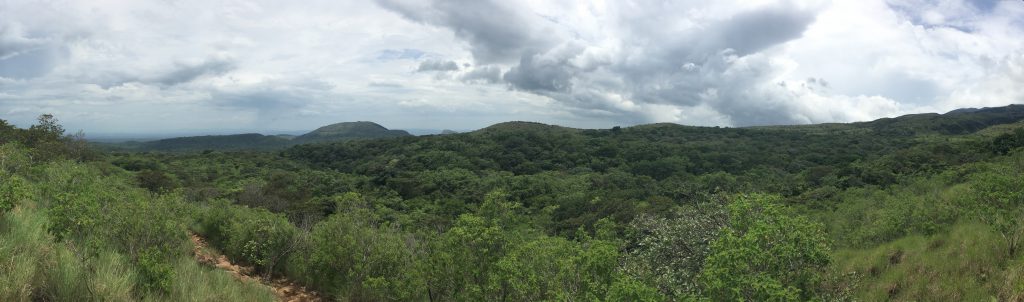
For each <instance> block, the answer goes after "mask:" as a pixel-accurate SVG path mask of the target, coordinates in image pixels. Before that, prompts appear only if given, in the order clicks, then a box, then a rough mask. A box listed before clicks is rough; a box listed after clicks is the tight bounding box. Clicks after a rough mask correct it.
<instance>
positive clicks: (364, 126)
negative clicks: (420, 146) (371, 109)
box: [295, 122, 412, 143]
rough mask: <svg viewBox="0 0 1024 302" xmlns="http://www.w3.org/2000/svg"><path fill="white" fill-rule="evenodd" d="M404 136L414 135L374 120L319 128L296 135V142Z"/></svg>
mask: <svg viewBox="0 0 1024 302" xmlns="http://www.w3.org/2000/svg"><path fill="white" fill-rule="evenodd" d="M402 136H412V135H411V134H409V132H406V131H405V130H388V128H384V126H381V125H378V124H377V123H374V122H345V123H337V124H331V125H327V126H323V127H320V128H317V129H316V130H313V131H310V132H309V133H306V134H303V135H300V136H298V137H296V138H295V142H296V143H312V142H327V141H345V140H352V139H370V138H386V137H402Z"/></svg>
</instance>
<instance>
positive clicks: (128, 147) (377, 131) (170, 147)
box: [93, 122, 411, 152]
mask: <svg viewBox="0 0 1024 302" xmlns="http://www.w3.org/2000/svg"><path fill="white" fill-rule="evenodd" d="M403 136H411V135H410V134H409V133H408V132H406V131H404V130H389V129H387V128H384V127H383V126H381V125H378V124H376V123H373V122H346V123H337V124H331V125H327V126H323V127H320V128H318V129H316V130H313V131H310V132H308V133H306V134H303V135H300V136H294V135H286V134H279V135H263V134H259V133H246V134H231V135H204V136H186V137H175V138H167V139H160V140H154V141H146V142H137V141H127V142H119V143H100V142H94V143H93V144H94V145H95V146H97V147H100V148H101V149H108V150H119V151H164V152H187V151H204V150H216V151H267V150H280V149H284V148H287V147H290V146H294V145H298V144H309V143H323V142H336V141H348V140H357V139H375V138H388V137H403Z"/></svg>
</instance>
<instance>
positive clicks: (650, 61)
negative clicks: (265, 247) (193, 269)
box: [0, 0, 1024, 135]
mask: <svg viewBox="0 0 1024 302" xmlns="http://www.w3.org/2000/svg"><path fill="white" fill-rule="evenodd" d="M1014 103H1024V1H1020V0H988V1H986V0H974V1H962V0H847V1H826V0H811V1H798V0H792V1H764V0H744V1H731V0H723V1H706V0H678V1H653V0H651V1H648V0H614V1H564V0H543V1H509V0H377V1H362V0H360V1H356V0H341V1H338V0H328V1H321V0H304V1H235V0H165V1H114V0H88V1H85V0H82V1H65V0H0V119H5V120H8V121H9V122H12V123H14V124H16V125H19V126H22V127H25V126H28V125H30V124H31V123H33V121H34V119H35V118H36V117H37V116H38V115H39V114H42V113H52V114H54V115H55V116H56V117H57V118H58V119H59V120H60V121H61V122H62V123H63V124H64V125H65V128H68V129H69V130H72V131H75V130H84V131H85V132H86V134H87V135H88V134H89V133H136V134H142V133H151V134H152V133H179V132H196V133H200V132H217V133H221V132H232V131H235V132H241V131H259V132H274V131H299V130H309V129H314V128H316V127H318V126H322V125H326V124H330V123H335V122H343V121H375V122H378V123H380V124H382V125H384V126H386V127H389V128H393V129H403V128H419V129H460V130H461V129H476V128H481V127H486V126H488V125H490V124H494V123H499V122H504V121H513V120H524V121H537V122H542V123H549V124H557V125H563V126H570V127H581V128H606V127H611V126H616V125H621V126H629V125H636V124H645V123H655V122H672V123H678V124H684V125H699V126H729V127H741V126H751V125H775V124H807V123H825V122H851V121H865V120H872V119H877V118H881V117H892V116H898V115H903V114H910V113H922V112H940V113H941V112H946V111H949V110H953V109H956V108H964V107H991V106H1003V105H1007V104H1014Z"/></svg>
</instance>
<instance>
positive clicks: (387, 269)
mask: <svg viewBox="0 0 1024 302" xmlns="http://www.w3.org/2000/svg"><path fill="white" fill-rule="evenodd" d="M358 213H359V212H357V213H351V212H349V213H338V214H335V215H332V216H330V217H328V218H327V219H326V220H324V221H321V222H320V223H318V224H317V225H316V226H314V227H313V230H312V231H311V232H310V235H309V241H308V244H306V245H305V247H304V248H303V252H304V253H303V254H296V255H294V256H293V257H292V261H291V264H292V266H294V267H293V277H295V278H296V279H299V280H303V281H305V282H307V283H308V284H311V285H313V286H314V287H316V288H318V289H320V290H321V291H322V292H324V293H328V294H331V295H333V296H336V297H338V298H341V299H348V300H353V301H382V300H422V298H423V297H422V294H423V292H424V290H423V286H424V284H422V282H421V281H419V280H418V279H416V278H415V277H414V276H413V275H414V274H413V273H412V272H413V271H414V268H413V257H412V253H411V252H410V250H409V249H408V248H407V247H406V246H405V242H406V239H405V238H403V237H402V236H401V235H400V234H399V233H397V232H396V231H394V230H391V229H389V228H377V227H375V226H373V225H372V224H371V223H370V221H368V219H367V217H366V216H363V215H360V214H358Z"/></svg>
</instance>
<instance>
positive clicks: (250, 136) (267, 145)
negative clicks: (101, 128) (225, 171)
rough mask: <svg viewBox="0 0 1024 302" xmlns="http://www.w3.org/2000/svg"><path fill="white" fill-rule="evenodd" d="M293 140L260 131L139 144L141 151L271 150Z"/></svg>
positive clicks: (170, 139) (286, 144)
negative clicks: (260, 132)
mask: <svg viewBox="0 0 1024 302" xmlns="http://www.w3.org/2000/svg"><path fill="white" fill-rule="evenodd" d="M290 144H291V140H290V139H287V138H284V137H280V136H271V135H262V134H259V133H246V134H232V135H204V136H188V137H175V138H168V139H161V140H155V141H150V142H144V143H141V144H140V145H138V147H137V148H138V150H140V151H172V152H173V151H192V150H223V151H238V150H270V149H278V148H284V147H286V146H288V145H290Z"/></svg>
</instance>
